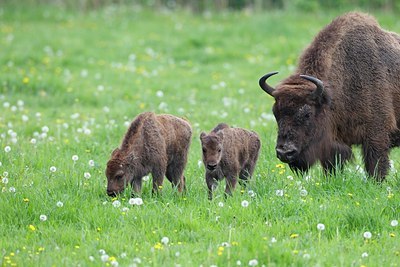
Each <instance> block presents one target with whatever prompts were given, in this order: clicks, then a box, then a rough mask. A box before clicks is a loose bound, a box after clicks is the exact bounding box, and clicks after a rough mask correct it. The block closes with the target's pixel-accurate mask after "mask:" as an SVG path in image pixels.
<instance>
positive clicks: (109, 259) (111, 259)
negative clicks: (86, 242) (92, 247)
mask: <svg viewBox="0 0 400 267" xmlns="http://www.w3.org/2000/svg"><path fill="white" fill-rule="evenodd" d="M116 260H117V258H116V257H114V256H111V257H109V258H108V261H116Z"/></svg>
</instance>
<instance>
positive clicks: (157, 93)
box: [156, 90, 164, 97]
mask: <svg viewBox="0 0 400 267" xmlns="http://www.w3.org/2000/svg"><path fill="white" fill-rule="evenodd" d="M156 95H157V96H158V97H163V96H164V92H163V91H161V90H158V91H157V92H156Z"/></svg>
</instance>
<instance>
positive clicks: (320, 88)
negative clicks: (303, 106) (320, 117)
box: [300, 75, 330, 105]
mask: <svg viewBox="0 0 400 267" xmlns="http://www.w3.org/2000/svg"><path fill="white" fill-rule="evenodd" d="M300 77H301V78H303V79H305V80H308V81H310V82H312V83H313V84H315V86H316V89H315V90H314V91H313V92H312V94H311V97H312V99H313V100H314V101H315V102H317V104H318V105H323V104H326V103H329V102H330V98H329V96H328V94H327V92H326V89H325V87H324V83H323V82H322V81H321V80H319V79H317V78H315V77H313V76H308V75H300Z"/></svg>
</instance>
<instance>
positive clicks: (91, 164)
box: [89, 159, 94, 167]
mask: <svg viewBox="0 0 400 267" xmlns="http://www.w3.org/2000/svg"><path fill="white" fill-rule="evenodd" d="M89 166H90V167H94V160H92V159H91V160H89Z"/></svg>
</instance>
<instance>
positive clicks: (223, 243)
mask: <svg viewBox="0 0 400 267" xmlns="http://www.w3.org/2000/svg"><path fill="white" fill-rule="evenodd" d="M221 246H222V247H226V248H229V247H231V244H229V243H228V242H222V243H221Z"/></svg>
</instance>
